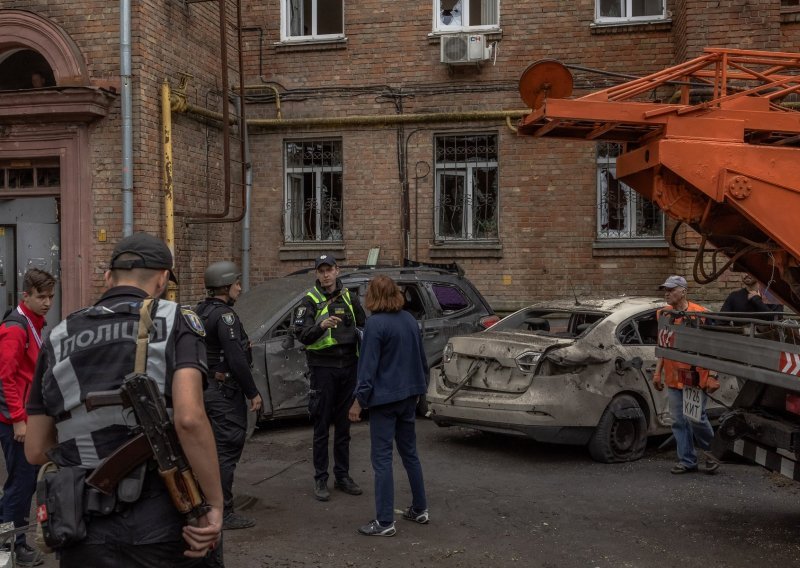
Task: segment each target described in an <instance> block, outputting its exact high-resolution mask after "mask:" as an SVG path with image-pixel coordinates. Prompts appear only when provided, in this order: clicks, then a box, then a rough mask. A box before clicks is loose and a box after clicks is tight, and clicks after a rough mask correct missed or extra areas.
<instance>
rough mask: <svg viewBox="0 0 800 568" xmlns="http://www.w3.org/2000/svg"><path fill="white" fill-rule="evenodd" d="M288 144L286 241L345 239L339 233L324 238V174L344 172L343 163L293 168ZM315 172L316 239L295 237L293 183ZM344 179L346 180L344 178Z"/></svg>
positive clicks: (331, 240) (285, 214) (298, 141)
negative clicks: (334, 237) (289, 157)
mask: <svg viewBox="0 0 800 568" xmlns="http://www.w3.org/2000/svg"><path fill="white" fill-rule="evenodd" d="M288 142H289V143H293V142H296V143H301V142H302V141H301V140H293V141H288ZM336 142H339V144H340V145H341V144H342V141H341V140H336ZM286 150H287V146H286V143H284V145H283V163H284V176H285V177H284V193H283V196H284V210H283V228H284V241H285V242H287V243H311V242H342V241H343V240H344V238H343V235H342V234H341V231H340V234H339V238H338V239H333V238H331V239H322V238H321V237H322V185H323V175H324V174H327V173H338V174H342V172H343V170H344V168H343V165H344V164H343V163H342V165H339V166H304V167H300V168H293V167H289V160H288V155H287V151H286ZM309 173H311V174H313V175H314V203H315V207H314V210H315V211H316V215H315V220H314V224H315V230H314V233H315V234H316V236H317V237H316V238H315V239H304V238H295V237H293V235H294V231H293V230H292V229H293V228H292V222H293V215H294V213H295V211H296V209H295V207H294V206H295V204H296V202H297V200H296V199H293V197H294V196H293V195H292V193H293V190H294V187H295V186H294V185H293V184H292V180H293V179H294V180H297V179H300V180H302V176H303V175H304V174H309ZM342 181H344V180H342ZM286 204H291V205H292V207H289V206H287V205H286ZM300 207H301V208H304V205H303V203H300ZM342 207H344V185H342ZM343 222H344V219H343V218H342V219H340V223H342V224H343Z"/></svg>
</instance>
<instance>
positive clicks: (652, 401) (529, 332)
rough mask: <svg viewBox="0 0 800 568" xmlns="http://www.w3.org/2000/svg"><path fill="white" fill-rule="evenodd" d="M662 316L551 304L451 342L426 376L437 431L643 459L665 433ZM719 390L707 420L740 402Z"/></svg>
mask: <svg viewBox="0 0 800 568" xmlns="http://www.w3.org/2000/svg"><path fill="white" fill-rule="evenodd" d="M662 307H664V301H663V300H662V299H655V298H633V297H622V298H616V299H605V300H582V299H581V300H580V301H576V300H564V301H554V302H547V303H541V304H534V305H532V306H529V307H527V308H524V309H522V310H519V311H517V312H515V313H513V314H511V315H509V316H507V317H506V318H504V319H502V320H501V321H500V322H498V323H497V324H495V325H494V326H492V327H491V328H490V329H488V330H486V331H484V332H481V333H475V334H471V335H466V336H458V337H452V338H451V339H450V341H448V342H447V345H446V346H445V348H444V351H443V358H442V364H441V365H440V366H439V367H436V368H434V369H433V370H432V371H431V377H430V384H429V387H428V393H427V400H428V407H429V411H430V417H431V418H432V419H433V420H434V421H435V422H436V423H437V424H438V425H440V426H450V425H460V426H467V427H471V428H475V429H478V430H485V431H490V432H500V433H509V434H517V435H523V436H528V437H530V438H533V439H534V440H537V441H540V442H549V443H559V444H580V445H586V446H588V449H589V453H590V454H591V456H592V458H594V459H595V460H597V461H600V462H606V463H612V462H624V461H633V460H636V459H639V458H640V457H641V456H642V455H643V453H644V451H645V447H646V444H647V438H648V436H653V435H658V434H669V433H670V423H671V422H670V418H669V405H668V402H667V395H666V390H663V391H658V390H656V389H655V388H654V387H653V384H652V380H651V379H652V372H653V370H654V369H655V366H656V356H655V347H656V342H657V334H658V324H657V322H656V312H657V310H658V309H660V308H662ZM720 383H721V387H720V389H719V390H718V391H717V392H715V393H714V394H713V395H712V396H713V398H714V399H716V400H717V401H720V402H719V403H718V402H715V401H713V400H709V404H708V413H709V416H710V417H714V416H718V415H719V414H721V413H722V411H724V406H723V404H726V405H730V404H731V403H732V402H733V399H734V398H735V397H736V394H737V393H738V383H737V382H736V379H735V378H733V377H728V376H724V375H721V376H720ZM720 403H722V404H720Z"/></svg>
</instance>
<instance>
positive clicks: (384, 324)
mask: <svg viewBox="0 0 800 568" xmlns="http://www.w3.org/2000/svg"><path fill="white" fill-rule="evenodd" d="M427 375H428V360H427V359H426V358H425V349H424V348H423V346H422V334H421V333H420V331H419V327H417V321H416V320H415V319H414V317H413V316H412V315H411V314H409V313H408V312H406V311H399V312H381V313H377V314H373V315H372V316H371V317H369V318H368V319H367V325H366V327H365V328H364V339H363V340H362V342H361V354H360V356H359V358H358V384H357V385H356V393H355V394H356V398H357V399H358V402H359V404H360V405H361V406H362V407H364V408H369V407H371V406H380V405H382V404H389V403H391V402H397V401H400V400H405V399H407V398H410V397H412V396H419V395H421V394H424V393H425V391H426V390H427V381H426V377H427Z"/></svg>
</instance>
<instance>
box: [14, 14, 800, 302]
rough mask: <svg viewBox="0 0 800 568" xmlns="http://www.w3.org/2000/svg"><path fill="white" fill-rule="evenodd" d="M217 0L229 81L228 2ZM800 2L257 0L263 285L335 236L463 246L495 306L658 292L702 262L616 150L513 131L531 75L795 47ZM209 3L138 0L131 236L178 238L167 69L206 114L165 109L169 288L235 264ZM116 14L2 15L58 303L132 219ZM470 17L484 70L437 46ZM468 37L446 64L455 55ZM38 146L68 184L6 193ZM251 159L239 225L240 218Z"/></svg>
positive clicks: (427, 255) (451, 253) (195, 286)
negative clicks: (46, 220)
mask: <svg viewBox="0 0 800 568" xmlns="http://www.w3.org/2000/svg"><path fill="white" fill-rule="evenodd" d="M225 4H226V6H227V14H226V20H227V22H228V24H227V26H226V31H227V33H228V43H227V45H228V47H229V53H228V61H227V66H228V68H229V74H230V79H231V84H235V83H236V82H237V81H238V80H239V76H238V73H237V71H236V64H237V58H238V56H239V52H238V49H237V44H236V26H235V22H236V14H235V10H236V4H235V3H234V1H233V0H228V2H225ZM794 4H795V2H794V1H793V0H782V1H781V0H727V1H723V2H713V3H712V2H707V1H700V0H667V2H666V7H665V8H664V7H662V4H661V2H659V1H651V0H579V1H577V2H572V3H563V2H555V1H553V0H543V1H542V2H538V3H522V4H520V3H516V4H511V3H508V2H505V1H503V0H428V1H427V2H415V3H408V2H403V3H400V2H396V3H386V2H377V1H374V0H363V1H346V0H325V2H323V1H322V0H305V1H298V0H270V1H269V2H255V1H247V0H243V2H242V4H241V9H242V27H241V37H242V46H243V49H242V52H241V55H242V58H243V62H244V75H243V77H242V82H243V83H244V84H245V85H246V90H245V93H246V97H245V102H246V104H245V108H246V112H247V116H248V119H249V124H250V127H249V130H248V132H249V149H250V161H251V164H252V202H251V207H250V211H249V215H250V233H249V234H250V241H251V246H250V251H249V264H250V274H249V279H250V284H251V285H255V284H258V283H259V282H261V281H263V280H265V279H267V278H271V277H275V276H281V275H283V274H287V273H289V272H292V271H294V270H296V269H298V268H302V267H306V266H308V265H309V261H310V259H311V258H313V257H314V256H315V255H316V254H318V253H320V252H321V251H332V252H334V253H335V254H337V255H338V256H340V257H341V258H342V259H343V260H342V262H343V263H345V264H363V263H364V262H365V261H366V259H367V255H368V253H369V251H370V249H372V248H374V247H380V256H379V262H381V263H397V262H400V261H401V260H402V259H403V258H404V257H410V258H413V259H416V260H421V261H432V262H450V261H453V260H455V261H458V262H459V264H461V265H462V266H463V267H464V269H465V271H466V273H467V275H468V276H469V277H470V279H471V280H473V281H474V282H475V283H476V284H477V286H478V287H479V288H480V289H481V290H482V291H483V292H484V293H485V295H486V296H487V298H488V299H489V301H490V302H491V303H492V305H493V306H494V307H495V308H496V309H499V310H509V309H513V308H515V307H518V306H520V305H522V304H525V303H528V302H530V301H533V300H537V299H543V298H555V297H572V296H573V295H579V296H580V295H603V296H607V295H613V294H620V293H625V294H631V295H640V294H652V293H653V292H654V289H655V287H656V286H657V285H658V284H659V283H660V281H661V280H662V278H663V277H664V276H665V275H667V274H669V273H674V272H681V273H687V274H689V273H691V264H692V261H693V259H692V258H690V257H688V256H687V255H686V254H685V253H681V252H679V251H677V250H675V249H674V248H672V247H670V246H668V243H667V239H668V237H669V232H670V230H671V227H672V226H671V224H670V222H669V221H666V222H663V221H662V220H661V218H660V217H659V216H658V215H657V214H655V213H654V212H653V211H652V209H651V208H649V207H648V205H647V203H644V202H642V201H640V200H638V199H637V198H636V196H635V194H629V193H625V192H624V188H622V189H620V188H619V187H617V186H616V185H614V182H613V179H612V178H613V155H614V150H613V148H607V147H606V148H602V149H601V148H599V146H598V145H597V144H593V143H589V142H583V141H555V140H534V139H532V138H528V137H522V136H517V135H516V134H515V132H514V131H513V128H512V127H513V124H514V122H515V121H516V118H517V117H518V116H519V115H520V114H521V113H522V112H524V111H525V110H526V109H525V105H524V104H523V103H522V101H521V100H520V97H519V94H518V89H517V83H518V80H519V77H520V75H521V73H522V72H523V71H524V70H525V68H526V67H527V66H528V65H529V64H530V63H532V62H534V61H536V60H538V59H542V58H553V59H558V60H560V61H563V62H565V63H569V64H572V65H577V66H580V67H582V68H585V69H584V70H577V71H573V75H574V78H575V90H574V94H576V95H581V94H585V93H588V92H591V91H593V90H597V89H600V88H603V87H606V86H609V85H611V84H614V83H616V82H619V81H620V80H621V78H620V76H614V75H608V74H598V73H593V72H591V71H588V70H586V69H600V70H604V71H606V72H611V73H618V74H623V75H643V74H646V73H650V72H654V71H657V70H659V69H662V68H664V67H668V66H670V65H673V64H675V63H677V62H680V61H683V60H685V59H687V58H691V57H696V56H697V55H699V54H700V53H701V51H702V48H703V47H705V46H719V47H744V48H748V49H765V50H781V51H796V50H797V49H798V43H797V42H798V37H799V36H800V22H798V18H797V15H798V14H797V13H796V12H795V11H794V10H795V9H796V8H795V6H794ZM218 6H219V2H216V1H211V2H191V1H189V0H186V1H184V0H139V1H136V2H133V3H132V13H131V30H132V43H131V53H132V61H133V65H132V86H133V88H132V94H133V98H132V101H133V103H132V106H133V117H132V128H133V136H134V139H133V140H134V142H133V150H134V163H133V178H134V193H133V195H134V210H133V211H134V224H135V228H136V229H137V230H139V229H141V230H149V231H152V232H155V233H157V234H161V235H163V234H164V229H163V227H164V224H165V221H164V199H163V193H164V192H163V182H162V169H163V151H162V136H161V134H162V131H161V100H160V95H159V89H160V87H161V84H162V82H163V81H164V80H167V81H168V82H169V83H170V85H171V86H172V87H173V89H174V88H177V87H178V85H179V83H180V80H181V74H182V73H188V74H190V75H191V77H190V78H189V79H188V81H187V82H186V88H185V100H186V101H187V102H189V103H190V104H191V105H194V107H195V108H203V109H207V110H208V111H210V112H208V113H206V115H205V116H200V115H199V114H198V113H196V112H187V113H180V112H174V113H173V115H172V122H173V131H172V144H173V180H174V195H175V210H176V214H177V217H176V223H175V247H176V251H177V272H178V276H179V279H180V282H181V287H180V289H179V293H178V296H179V299H180V300H181V301H183V302H187V303H192V302H194V301H196V300H197V299H198V298H199V297H201V296H202V271H203V268H204V266H205V265H206V264H207V263H208V262H210V261H214V260H217V259H220V258H233V259H234V260H236V261H239V262H241V261H242V260H243V258H242V254H243V253H242V238H243V234H242V221H236V222H230V223H196V222H193V221H192V220H197V218H198V217H202V216H203V215H205V214H208V213H214V212H219V211H220V210H222V208H223V206H224V203H222V195H223V185H224V183H223V175H222V170H223V168H222V165H221V164H222V159H223V158H222V142H223V141H222V133H221V122H220V120H219V119H218V117H219V113H220V112H221V110H222V105H223V96H222V95H221V92H220V89H221V69H222V61H221V56H220V19H219V9H218ZM625 14H632V16H626V15H625ZM119 30H120V14H119V5H118V4H117V3H108V2H99V1H91V0H89V1H87V0H83V1H80V2H78V1H74V2H70V1H65V2H61V3H58V4H57V5H54V4H53V3H50V2H45V1H43V0H38V1H34V0H27V1H26V0H6V1H5V2H3V5H2V9H0V89H4V90H2V91H0V172H3V175H4V176H6V177H5V180H6V181H4V183H5V186H2V188H1V190H2V191H5V192H7V194H8V197H13V198H19V199H21V198H23V197H27V196H33V195H39V194H40V193H41V194H42V195H46V196H50V198H55V199H56V201H57V203H58V206H59V218H58V220H59V222H60V235H61V242H60V261H61V264H60V266H61V272H62V277H63V281H62V291H63V296H64V302H63V306H64V307H63V310H68V309H72V308H74V307H77V306H78V305H80V304H84V303H87V302H88V301H90V300H91V298H92V297H94V296H95V295H96V294H97V292H98V291H99V289H100V286H101V274H102V270H103V262H104V261H107V259H108V256H109V254H110V250H111V248H112V247H113V244H114V243H115V242H116V241H117V240H118V239H119V238H120V236H121V234H122V200H121V191H120V189H121V183H122V165H121V162H122V161H121V134H120V132H121V126H122V120H121V114H120V97H119V93H120V65H119V61H120V57H119V51H120V50H119V40H120V32H119ZM456 32H468V33H469V34H470V35H473V36H475V35H479V36H481V37H483V39H484V40H485V42H486V45H487V46H488V47H492V46H493V50H492V51H487V52H475V53H478V56H479V57H482V56H483V55H484V54H485V55H486V56H487V59H486V60H485V61H481V62H480V63H472V64H469V65H448V64H445V63H442V62H441V54H442V51H443V50H442V45H441V42H442V41H443V38H445V41H447V39H448V37H450V36H448V34H451V33H456ZM48 38H49V39H48ZM466 39H467V41H470V38H469V36H466ZM472 41H475V40H472ZM48 42H49V43H48ZM446 47H447V46H446ZM457 47H458V46H455V47H454V48H453V49H455V51H453V52H447V57H449V58H451V60H453V58H455V59H458V58H459V57H463V56H464V55H463V53H461V52H459V51H458V49H457ZM479 47H480V46H479ZM467 49H469V46H467ZM25 50H29V51H33V52H36V53H39V54H40V55H41V56H43V59H44V60H45V61H46V63H47V65H46V67H48V68H49V69H51V70H52V71H53V76H52V78H51V82H50V83H49V84H48V85H46V86H45V87H44V88H43V89H31V86H30V85H27V84H23V83H22V82H19V81H17V82H14V81H12V80H10V79H8V77H10V76H11V75H12V74H15V76H19V75H20V74H27V73H28V71H29V69H30V67H29V66H25V65H24V64H23V63H20V62H19V59H20V57H22V56H20V55H18V54H19V53H21V52H24V51H25ZM23 55H24V54H23ZM31 57H33V56H31ZM15 58H16V59H15ZM15 61H16V63H15ZM31 61H33V60H31ZM37 61H38V60H37ZM18 78H19V77H18ZM21 80H22V79H20V81H21ZM4 81H5V83H4ZM3 85H5V86H3ZM68 97H72V98H73V99H74V101H73V107H74V108H72V107H71V110H69V109H67V108H66V107H65V106H64V100H65V99H66V98H68ZM76 105H77V106H76ZM232 106H233V105H231V108H232ZM37 109H38V110H37ZM60 111H63V112H60ZM490 113H494V114H490ZM502 113H505V114H502ZM433 114H435V120H434V119H430V118H426V117H424V116H421V115H433ZM505 115H508V116H509V119H508V120H506V118H505ZM400 116H404V117H406V118H404V119H402V120H406V122H401V121H400V119H397V117H400ZM215 117H216V118H215ZM408 117H411V118H408ZM278 118H280V119H281V120H280V121H279V120H277V119H278ZM232 131H233V132H234V133H237V134H238V130H237V128H236V127H235V125H234V127H232ZM53 139H60V140H66V141H65V142H62V143H59V144H60V145H59V144H54V143H52V140H53ZM236 143H237V144H238V142H236ZM44 158H48V159H50V160H53V159H55V163H56V164H58V165H59V166H60V168H61V173H60V178H59V179H60V183H59V184H58V187H55V186H53V187H50V188H49V190H48V191H43V192H39V193H37V192H36V191H32V190H31V188H28V187H22V186H20V185H19V181H18V182H17V187H11V184H10V183H9V181H8V180H9V179H11V178H10V175H11V174H10V173H9V172H11V171H12V170H13V171H14V172H16V171H17V170H18V169H25V168H34V167H36V165H37V164H39V162H37V160H41V159H44ZM237 167H238V166H236V165H234V167H232V169H233V171H234V178H235V179H234V182H235V183H234V184H233V186H232V195H231V198H230V202H231V207H230V215H229V216H230V217H231V218H236V217H239V216H240V214H241V213H242V211H241V207H240V205H239V203H240V201H241V192H242V191H243V184H242V183H241V181H242V180H241V176H237V175H236V172H237V171H238V170H237ZM42 168H44V166H42ZM43 171H44V170H43ZM609 172H610V173H611V174H612V177H608V174H609ZM14 175H15V176H17V177H16V178H15V179H18V178H19V175H18V173H14ZM36 175H39V174H34V177H35V176H36ZM37 179H38V178H37ZM604 184H605V185H604ZM34 185H36V184H34ZM33 189H34V190H36V189H37V188H33ZM612 198H613V199H612ZM612 200H613V202H612ZM2 223H8V221H4V220H3V219H0V224H2ZM686 238H687V239H689V240H691V238H692V236H691V235H686ZM736 280H738V278H735V277H731V278H728V279H727V280H726V281H725V282H722V283H719V284H718V285H714V286H708V287H706V288H704V289H703V290H700V291H698V292H697V295H699V297H701V298H703V299H705V300H706V301H708V302H709V304H713V303H715V302H719V301H720V300H721V298H722V294H723V291H722V290H721V289H720V288H725V287H726V286H727V287H730V286H735V283H732V282H735V281H736ZM697 295H696V297H697Z"/></svg>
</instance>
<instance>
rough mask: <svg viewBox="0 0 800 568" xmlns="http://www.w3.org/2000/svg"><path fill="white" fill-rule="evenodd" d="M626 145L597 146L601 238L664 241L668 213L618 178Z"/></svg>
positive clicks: (599, 232) (598, 210)
mask: <svg viewBox="0 0 800 568" xmlns="http://www.w3.org/2000/svg"><path fill="white" fill-rule="evenodd" d="M621 152H622V145H620V144H613V143H608V142H602V143H600V144H598V145H597V238H598V239H658V240H663V239H664V213H663V212H662V211H661V209H659V208H658V206H657V205H656V204H655V203H653V202H652V201H650V200H649V199H647V198H646V197H643V196H642V195H640V194H638V193H636V192H635V191H633V190H632V189H631V188H630V187H628V186H627V185H625V184H624V183H622V182H621V181H619V180H618V179H617V156H619V155H620V153H621Z"/></svg>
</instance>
